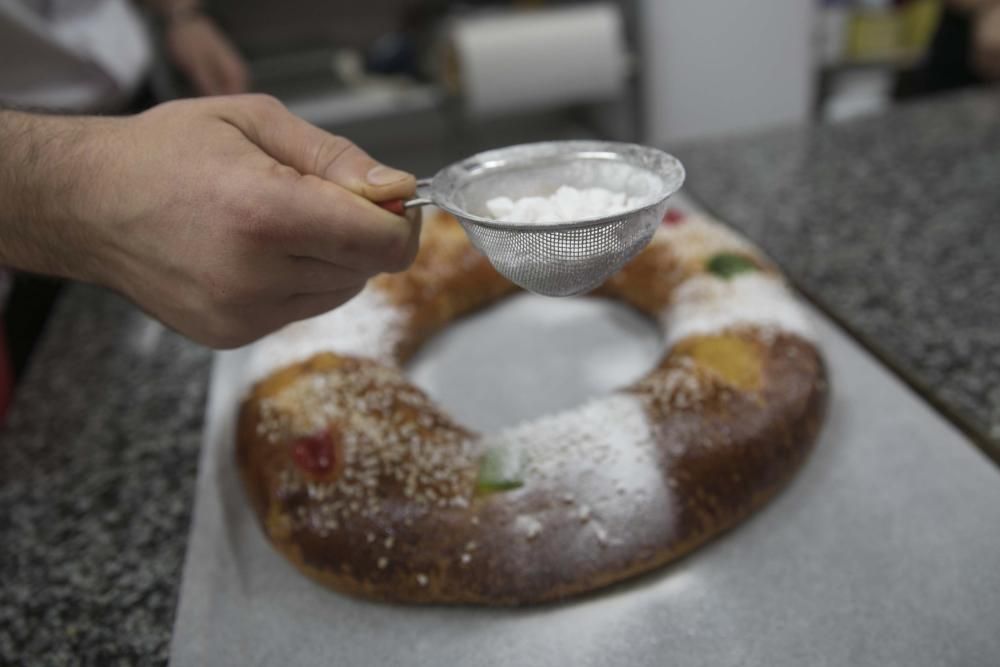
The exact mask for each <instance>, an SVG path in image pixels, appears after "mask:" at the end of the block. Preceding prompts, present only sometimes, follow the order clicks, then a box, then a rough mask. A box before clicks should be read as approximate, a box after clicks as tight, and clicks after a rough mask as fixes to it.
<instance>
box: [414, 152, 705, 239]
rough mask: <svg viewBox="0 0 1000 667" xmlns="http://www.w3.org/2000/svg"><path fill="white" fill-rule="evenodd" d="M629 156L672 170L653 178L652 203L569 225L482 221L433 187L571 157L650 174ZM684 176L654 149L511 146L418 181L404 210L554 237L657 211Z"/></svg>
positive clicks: (675, 162)
mask: <svg viewBox="0 0 1000 667" xmlns="http://www.w3.org/2000/svg"><path fill="white" fill-rule="evenodd" d="M533 152H539V153H541V155H540V156H538V159H537V160H536V161H534V162H531V161H530V160H529V159H525V158H524V157H523V156H519V154H529V153H533ZM511 155H513V156H514V157H515V158H518V157H520V159H514V160H512V159H511V157H510V156H511ZM629 155H642V156H645V157H648V158H657V159H659V160H661V161H662V162H664V163H665V164H669V165H670V167H671V170H670V173H659V172H654V173H656V175H657V176H660V178H662V179H663V187H662V189H661V191H660V192H659V194H658V196H657V197H656V199H654V200H652V201H651V202H649V203H648V204H646V205H644V206H640V207H639V208H633V209H628V210H625V211H620V212H618V213H615V214H614V215H603V216H596V217H591V218H584V219H581V220H574V221H572V222H555V223H543V224H537V223H527V222H508V221H499V220H493V219H490V218H484V217H482V216H478V215H474V214H472V213H469V212H467V211H464V210H462V209H460V208H458V207H456V206H452V205H451V204H450V203H449V202H448V201H446V200H445V198H444V197H442V196H441V189H440V187H438V185H437V184H438V183H439V182H440V181H442V180H444V179H446V178H449V177H450V176H451V175H452V174H453V173H455V172H457V171H458V170H464V171H466V172H468V176H469V177H470V178H475V177H477V176H479V175H485V174H488V173H491V172H493V173H495V172H496V171H497V170H499V169H507V170H513V169H516V168H517V167H518V166H522V167H533V166H539V165H542V164H545V163H546V162H553V161H563V160H565V159H567V158H572V157H577V158H580V159H587V160H608V161H611V162H620V163H625V164H629V165H631V166H633V167H636V168H639V169H645V170H646V171H650V169H649V168H648V167H646V166H644V165H640V164H636V161H635V160H634V159H633V160H629V159H628V156H629ZM686 176H687V174H686V171H685V169H684V165H683V164H682V163H681V161H680V160H678V159H677V158H676V157H674V156H673V155H671V154H670V153H667V152H666V151H663V150H660V149H658V148H653V147H651V146H644V145H642V144H636V143H629V142H621V141H601V140H590V139H571V140H566V141H540V142H532V143H525V144H514V145H511V146H506V147H504V148H495V149H491V150H488V151H483V152H481V153H476V154H474V155H471V156H469V157H467V158H465V159H464V160H460V161H458V162H454V163H452V164H450V165H448V166H446V167H444V168H443V169H440V170H439V171H438V172H437V173H436V174H435V175H434V176H433V177H431V178H422V179H419V180H418V181H417V193H416V194H417V196H416V197H415V198H414V199H411V200H409V201H407V202H406V203H405V204H404V206H405V207H406V208H412V207H415V206H425V205H429V204H433V205H434V206H437V207H438V208H440V209H441V210H443V211H446V212H448V213H451V214H452V215H454V216H455V217H457V218H459V219H461V220H462V221H463V222H467V223H470V224H475V225H479V226H483V227H488V228H493V229H497V230H500V231H505V232H517V233H525V234H538V233H546V232H554V231H568V230H575V229H586V228H590V227H598V226H601V225H605V224H607V223H608V222H609V221H612V220H621V219H624V218H628V217H631V216H634V215H636V214H639V213H642V212H644V211H647V210H650V209H653V208H655V207H657V206H660V205H661V204H662V203H663V202H664V201H665V200H667V199H669V198H670V197H671V196H673V195H674V193H676V192H677V191H678V190H680V188H681V186H682V185H683V184H684V180H685V178H686Z"/></svg>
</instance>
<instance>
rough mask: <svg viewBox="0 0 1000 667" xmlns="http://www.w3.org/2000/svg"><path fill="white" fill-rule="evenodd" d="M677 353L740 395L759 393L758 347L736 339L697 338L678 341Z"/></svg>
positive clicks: (717, 337)
mask: <svg viewBox="0 0 1000 667" xmlns="http://www.w3.org/2000/svg"><path fill="white" fill-rule="evenodd" d="M675 352H676V353H678V354H682V355H684V356H687V357H690V358H691V359H693V360H694V361H695V362H696V363H697V364H698V366H700V367H701V368H704V369H706V370H708V371H710V372H711V373H713V374H714V375H716V376H718V377H719V378H720V379H722V380H723V381H724V382H726V383H727V384H729V385H732V386H733V387H735V388H736V389H739V390H742V391H756V390H757V389H760V385H761V381H762V375H763V372H762V366H763V364H762V362H761V358H760V354H759V353H758V351H757V347H756V346H755V345H754V344H753V343H751V342H749V341H746V340H744V339H742V338H739V337H737V336H726V335H721V336H699V337H697V338H689V339H688V340H685V341H681V342H680V343H679V344H678V345H677V348H676V350H675Z"/></svg>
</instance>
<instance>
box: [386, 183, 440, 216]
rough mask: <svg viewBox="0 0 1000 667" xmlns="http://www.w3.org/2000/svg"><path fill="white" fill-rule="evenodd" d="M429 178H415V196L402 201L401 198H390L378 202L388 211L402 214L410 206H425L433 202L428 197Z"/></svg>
mask: <svg viewBox="0 0 1000 667" xmlns="http://www.w3.org/2000/svg"><path fill="white" fill-rule="evenodd" d="M432 180H434V179H431V178H418V179H417V192H416V195H417V196H416V197H414V198H413V199H407V200H406V201H403V200H402V199H391V200H389V201H383V202H379V206H381V207H382V208H384V209H385V210H387V211H389V212H390V213H395V214H396V215H403V212H404V211H407V210H409V209H411V208H418V207H420V206H427V205H429V204H433V203H434V200H433V199H431V197H430V186H431V181H432Z"/></svg>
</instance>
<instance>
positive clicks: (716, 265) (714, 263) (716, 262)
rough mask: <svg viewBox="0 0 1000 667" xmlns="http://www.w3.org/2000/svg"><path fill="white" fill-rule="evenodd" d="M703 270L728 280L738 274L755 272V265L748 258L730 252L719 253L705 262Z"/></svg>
mask: <svg viewBox="0 0 1000 667" xmlns="http://www.w3.org/2000/svg"><path fill="white" fill-rule="evenodd" d="M705 268H706V269H708V270H709V271H711V272H712V273H714V274H715V275H717V276H719V277H720V278H725V279H726V280H729V279H730V278H732V277H733V276H735V275H738V274H740V273H745V272H747V271H756V270H757V265H756V264H754V262H753V260H752V259H750V258H749V257H745V256H743V255H737V254H735V253H731V252H720V253H719V254H718V255H713V256H712V258H711V259H709V260H708V261H707V262H705Z"/></svg>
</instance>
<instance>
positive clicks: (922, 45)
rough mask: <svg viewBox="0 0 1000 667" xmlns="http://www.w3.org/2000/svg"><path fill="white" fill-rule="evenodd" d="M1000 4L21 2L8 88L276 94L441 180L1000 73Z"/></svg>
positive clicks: (14, 367) (4, 87)
mask: <svg viewBox="0 0 1000 667" xmlns="http://www.w3.org/2000/svg"><path fill="white" fill-rule="evenodd" d="M990 4H991V0H947V1H946V0H895V1H892V0H811V1H807V0H758V1H755V2H731V1H722V0H603V1H600V2H559V1H554V0H553V1H549V2H542V1H531V2H529V1H520V2H518V1H514V0H508V1H506V2H503V1H466V2H443V1H431V0H423V1H420V0H365V2H334V1H329V0H284V1H283V2H274V1H273V0H205V1H204V2H199V1H198V0H147V2H144V3H130V2H128V1H127V0H75V1H74V0H0V104H3V105H12V106H22V107H28V108H39V107H41V108H46V109H61V110H66V111H70V112H88V111H99V112H103V113H109V112H110V113H131V112H136V111H140V110H142V109H143V108H146V107H148V106H150V105H152V104H155V103H157V102H161V101H164V100H169V99H174V98H177V97H184V96H189V95H198V94H206V93H218V92H237V91H241V90H252V91H259V92H266V93H270V94H272V95H275V96H277V97H278V98H280V99H281V100H282V101H283V102H284V103H285V104H286V105H287V106H288V107H289V108H290V109H291V110H292V111H294V112H295V113H297V114H299V115H301V116H302V117H304V118H306V119H307V120H309V121H311V122H313V123H315V124H317V125H320V126H322V127H324V128H326V129H329V130H331V131H333V132H335V133H339V134H343V135H346V136H348V137H350V138H351V139H353V140H354V141H355V142H356V143H358V144H359V145H361V146H362V147H364V148H365V149H366V150H367V151H368V152H370V153H371V154H372V155H374V156H375V157H376V158H378V159H379V160H380V161H382V162H385V163H388V164H391V165H394V166H397V167H400V168H403V169H408V170H410V171H412V172H414V173H416V174H417V175H419V176H429V175H432V174H433V173H434V172H435V171H437V170H438V169H439V168H441V167H442V166H444V165H446V164H448V163H450V162H452V161H455V160H457V159H459V158H461V157H463V156H467V155H469V154H471V153H474V152H476V151H479V150H483V149H487V148H491V147H496V146H503V145H508V144H513V143H519V142H527V141H534V140H542V139H564V138H585V137H602V138H612V139H620V140H628V141H638V142H642V143H647V144H652V145H657V146H661V147H666V148H667V149H670V147H671V146H673V145H677V144H678V143H681V142H687V141H692V140H697V139H705V138H711V137H715V136H719V135H726V134H732V133H738V132H747V131H753V130H758V129H762V128H767V127H770V126H775V125H784V124H803V123H814V122H819V123H826V122H829V123H836V122H841V121H844V120H847V119H851V118H855V117H858V116H862V115H865V114H872V113H877V112H879V111H882V110H884V109H886V108H888V107H890V106H891V105H893V104H895V103H897V102H898V101H900V100H904V99H908V98H912V97H918V96H922V95H928V94H933V93H937V92H941V91H944V90H950V89H953V88H958V87H963V86H970V85H980V84H984V83H988V82H989V81H990V80H991V79H992V78H993V77H994V76H995V75H996V74H997V73H998V72H1000V67H997V63H996V57H997V51H994V52H993V53H992V56H991V54H989V53H987V54H985V55H984V54H983V53H980V52H978V51H977V49H979V50H981V47H982V43H983V41H984V40H983V39H980V38H981V37H982V34H981V33H983V29H982V27H981V26H977V25H976V21H977V17H979V16H981V15H982V14H983V12H982V11H981V10H982V8H983V7H986V6H988V5H990ZM993 8H994V9H997V10H1000V3H997V4H994V5H993ZM996 14H997V12H993V15H994V20H993V23H994V24H996V23H997V21H996ZM994 32H996V29H995V26H994ZM988 36H989V35H987V37H988ZM998 40H1000V36H997V35H993V42H992V43H993V44H994V45H995V44H996V42H997V41H998ZM986 42H987V43H989V39H987V40H986ZM990 57H992V58H994V60H992V61H991V60H990ZM220 72H225V74H226V75H225V76H223V75H222V74H219V73H220ZM991 72H992V74H991ZM213 77H215V79H214V80H213ZM10 282H11V281H10V276H3V277H2V278H0V299H3V300H5V301H6V305H5V306H4V314H5V321H6V334H5V335H6V337H7V344H6V347H7V348H8V355H7V358H6V359H3V358H2V357H3V355H2V354H0V378H2V380H0V403H3V397H4V395H5V394H4V393H3V392H4V391H6V389H4V388H7V389H9V387H10V386H11V385H12V383H13V382H14V380H15V379H16V377H17V376H18V375H20V373H21V372H22V369H23V368H24V366H25V362H26V360H27V359H28V357H29V354H30V350H31V348H32V345H33V344H34V341H35V340H36V339H37V337H38V335H39V332H40V330H41V328H42V327H43V325H44V322H45V318H46V315H47V313H48V312H49V309H50V306H51V303H52V302H53V300H54V298H55V295H56V294H57V293H58V290H59V288H60V285H59V284H58V283H56V282H53V281H50V280H47V279H38V278H32V277H30V276H17V277H16V279H15V280H14V281H13V288H12V289H10V285H9V283H10ZM0 303H2V301H0Z"/></svg>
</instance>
